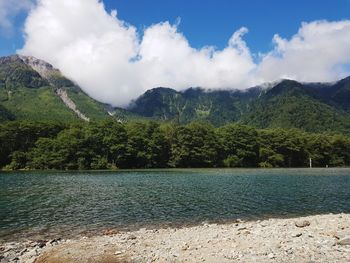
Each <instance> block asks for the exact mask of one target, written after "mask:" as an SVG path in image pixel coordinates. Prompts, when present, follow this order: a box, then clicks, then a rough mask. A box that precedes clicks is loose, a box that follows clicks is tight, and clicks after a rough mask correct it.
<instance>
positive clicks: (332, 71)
mask: <svg viewBox="0 0 350 263" xmlns="http://www.w3.org/2000/svg"><path fill="white" fill-rule="evenodd" d="M273 41H274V43H275V48H274V50H273V51H271V52H270V53H269V54H267V55H265V56H264V57H263V59H262V62H261V63H260V65H259V70H258V73H257V74H258V76H259V77H261V78H262V79H263V80H265V81H266V80H270V81H271V80H274V79H277V78H283V77H284V78H291V79H296V80H299V81H334V80H336V79H338V78H341V77H344V76H346V75H347V74H349V72H348V71H347V70H346V64H348V63H350V21H349V20H346V21H339V22H328V21H314V22H311V23H303V24H302V26H301V28H300V29H299V31H298V33H297V34H296V35H294V36H293V37H292V38H291V39H290V40H287V39H283V38H281V37H280V36H279V35H275V36H274V38H273Z"/></svg>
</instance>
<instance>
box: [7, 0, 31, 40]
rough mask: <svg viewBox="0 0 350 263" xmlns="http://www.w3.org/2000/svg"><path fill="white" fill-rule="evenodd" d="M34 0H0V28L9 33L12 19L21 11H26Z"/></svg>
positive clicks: (11, 27)
mask: <svg viewBox="0 0 350 263" xmlns="http://www.w3.org/2000/svg"><path fill="white" fill-rule="evenodd" d="M33 3H34V0H0V30H1V32H2V33H3V34H5V35H9V34H11V31H12V29H13V19H14V17H15V16H16V15H17V14H18V13H20V12H21V11H28V10H29V9H30V8H31V7H32V6H33Z"/></svg>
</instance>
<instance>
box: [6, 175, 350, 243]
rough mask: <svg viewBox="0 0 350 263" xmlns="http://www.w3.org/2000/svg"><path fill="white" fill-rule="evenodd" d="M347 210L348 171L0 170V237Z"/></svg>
mask: <svg viewBox="0 0 350 263" xmlns="http://www.w3.org/2000/svg"><path fill="white" fill-rule="evenodd" d="M339 212H345V213H349V212H350V169H266V170H258V169H242V170H240V169H238V170H225V169H208V170H206V169H204V170H201V169H200V170H192V169H190V170H150V171H118V172H18V173H12V172H11V173H6V172H2V173H0V239H1V240H14V239H18V238H38V237H41V238H42V237H55V236H70V235H76V234H84V235H88V234H92V233H101V231H102V230H103V229H106V228H122V229H132V228H135V227H136V228H137V227H153V226H159V225H161V226H168V225H187V224H197V223H201V222H203V221H209V222H224V221H230V220H235V219H237V218H241V219H261V218H267V217H292V216H299V215H311V214H322V213H339Z"/></svg>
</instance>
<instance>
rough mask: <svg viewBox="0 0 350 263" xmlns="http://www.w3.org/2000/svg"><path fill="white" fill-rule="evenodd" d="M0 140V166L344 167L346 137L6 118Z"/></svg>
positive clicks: (349, 150)
mask: <svg viewBox="0 0 350 263" xmlns="http://www.w3.org/2000/svg"><path fill="white" fill-rule="evenodd" d="M0 145H1V148H0V167H1V168H2V169H4V170H19V169H33V170H36V169H37V170H51V169H57V170H89V169H93V170H97V169H130V168H167V167H169V168H197V167H201V168H204V167H208V168H209V167H261V168H271V167H308V166H309V159H310V158H311V159H312V163H313V166H314V167H326V166H328V167H341V166H349V165H350V137H347V136H345V135H341V134H335V133H307V132H304V131H301V130H297V129H280V128H278V129H256V128H252V127H249V126H244V125H238V124H229V125H225V126H221V127H218V128H215V127H213V126H212V125H210V124H209V123H206V122H193V123H190V124H187V125H178V124H174V123H159V122H153V121H143V122H128V123H124V124H123V123H119V122H117V121H115V120H103V121H98V122H90V123H84V122H79V123H74V124H67V123H57V122H30V121H11V122H6V123H3V124H0Z"/></svg>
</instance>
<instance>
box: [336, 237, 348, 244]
mask: <svg viewBox="0 0 350 263" xmlns="http://www.w3.org/2000/svg"><path fill="white" fill-rule="evenodd" d="M337 244H338V245H350V236H346V237H344V238H342V239H339V240H338V242H337Z"/></svg>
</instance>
